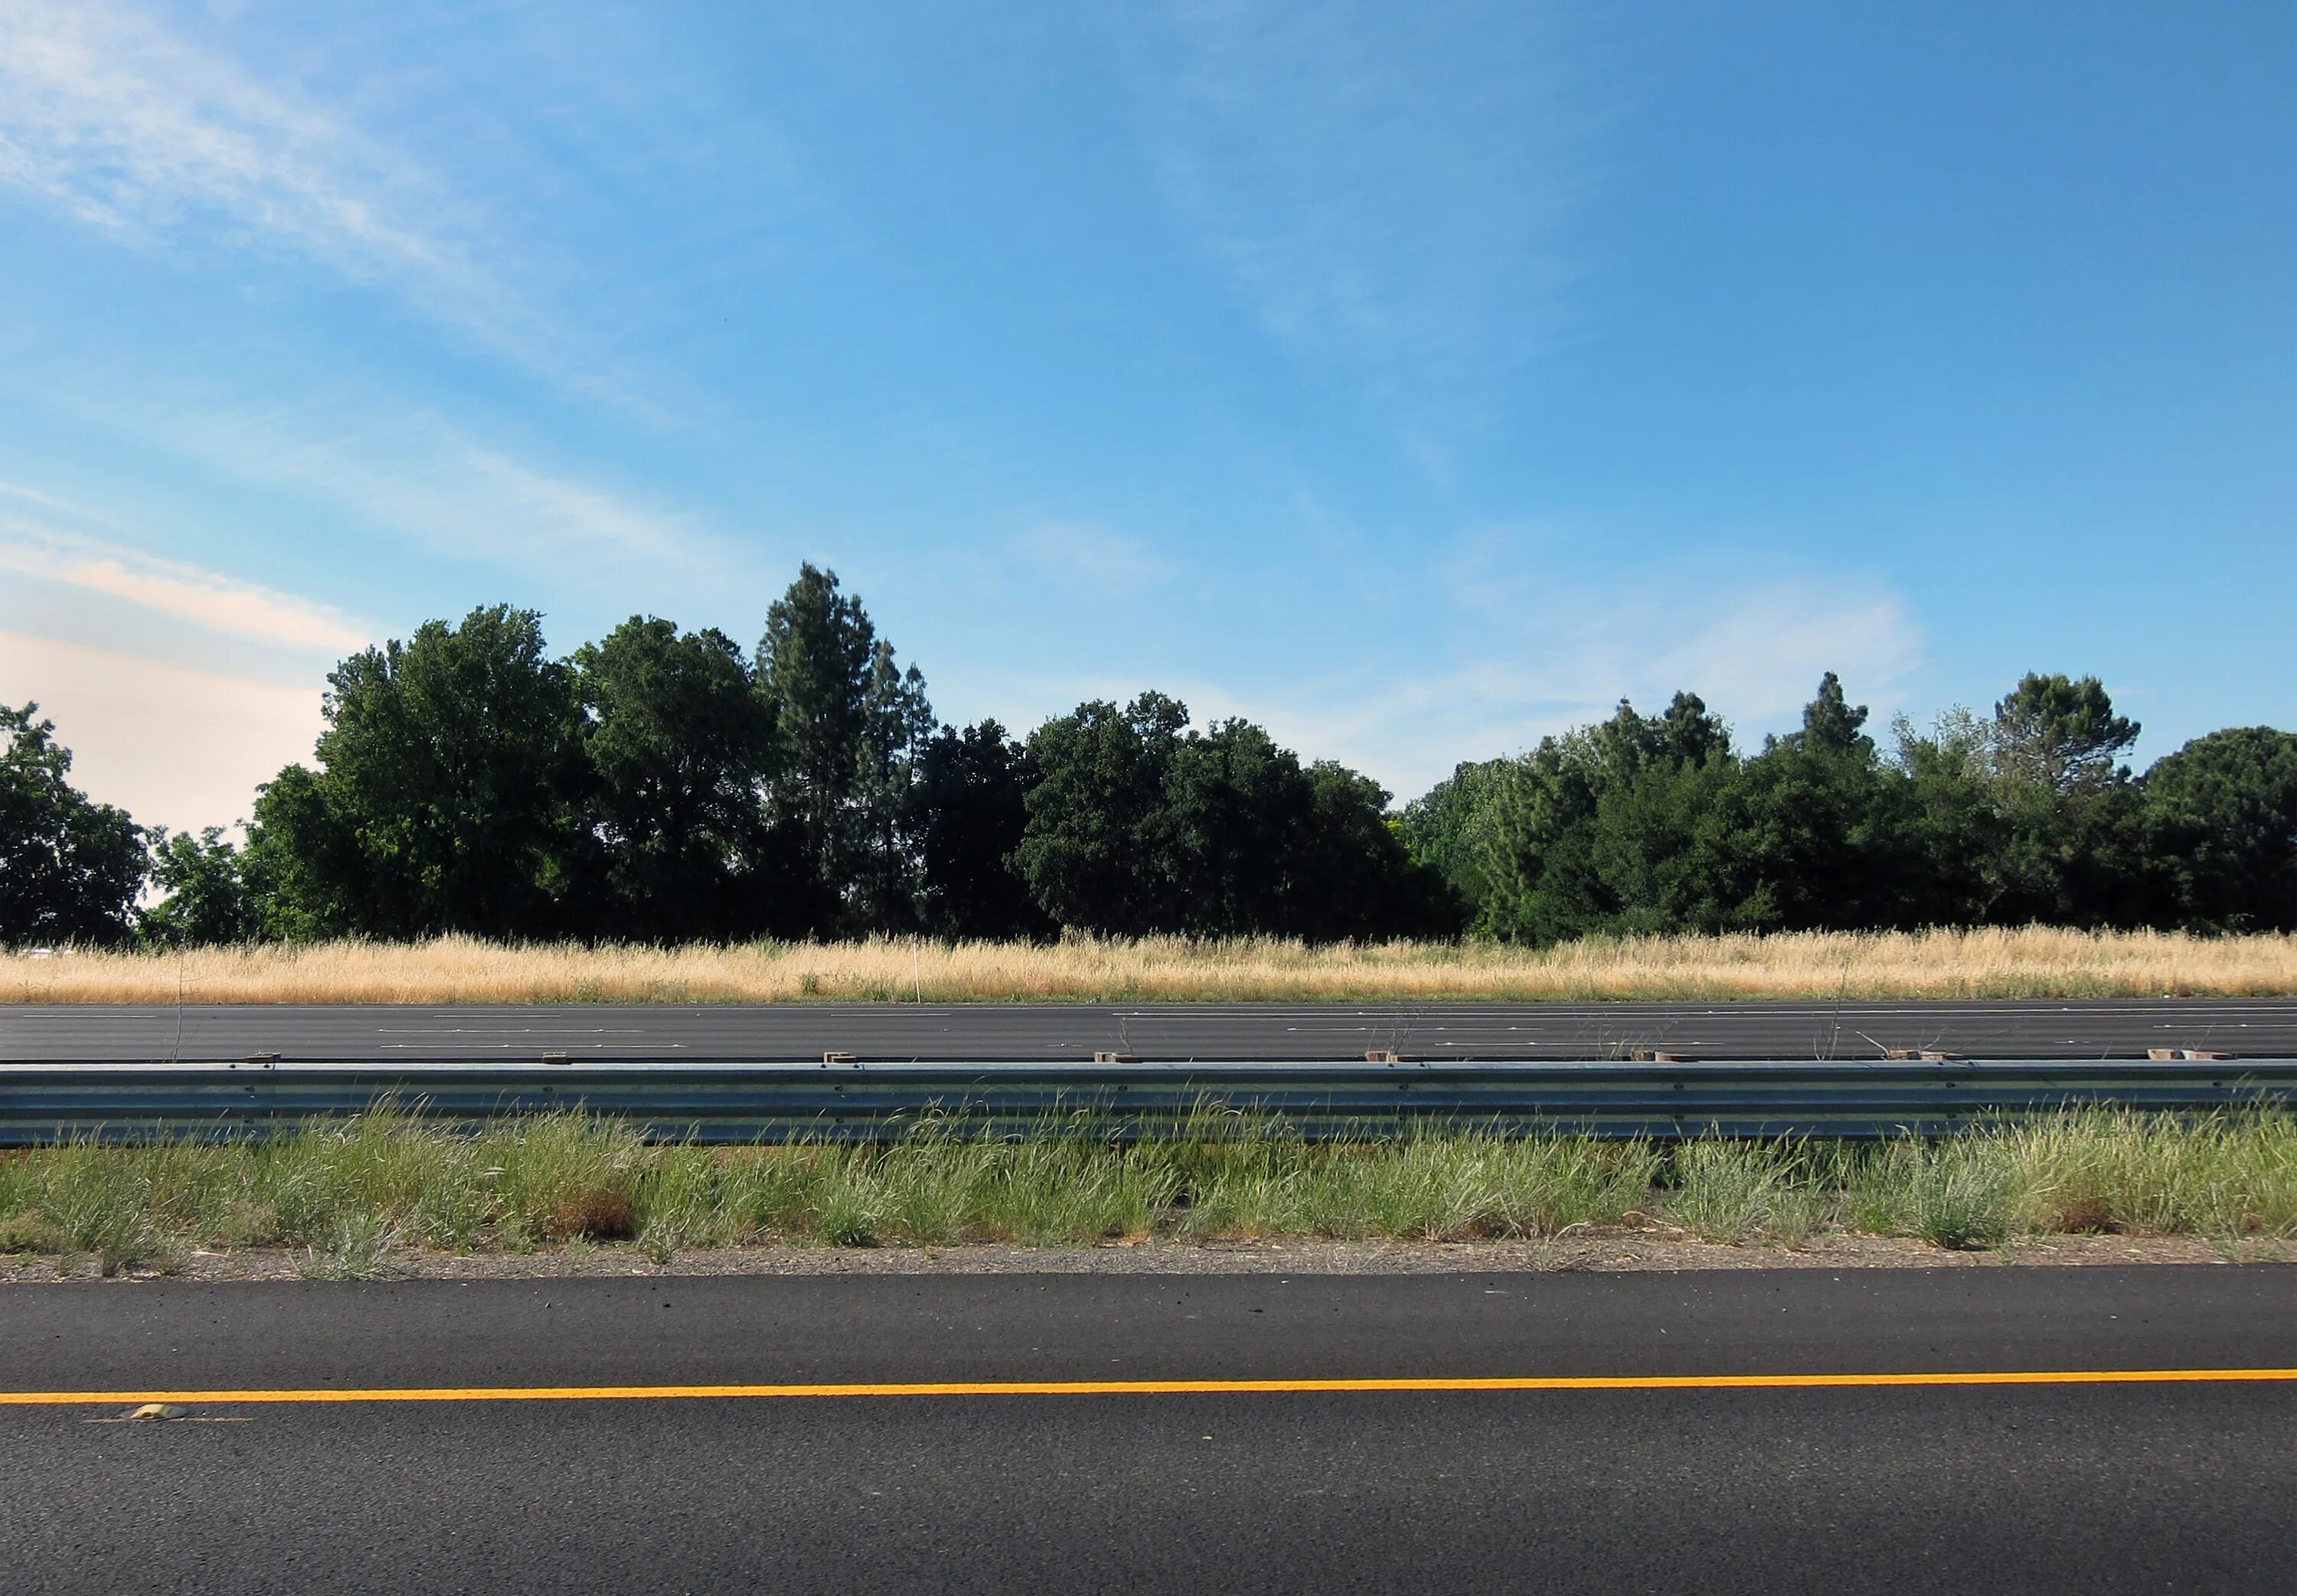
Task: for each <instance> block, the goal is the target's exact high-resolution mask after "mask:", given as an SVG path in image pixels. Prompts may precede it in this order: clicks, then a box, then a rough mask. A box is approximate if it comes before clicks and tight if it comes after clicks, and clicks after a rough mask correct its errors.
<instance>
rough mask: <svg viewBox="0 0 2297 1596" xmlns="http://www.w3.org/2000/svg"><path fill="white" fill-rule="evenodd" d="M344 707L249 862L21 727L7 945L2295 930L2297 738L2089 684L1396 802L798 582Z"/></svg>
mask: <svg viewBox="0 0 2297 1596" xmlns="http://www.w3.org/2000/svg"><path fill="white" fill-rule="evenodd" d="M325 718H326V725H325V730H324V731H323V732H322V733H321V735H320V736H319V738H318V741H317V745H316V746H315V748H314V749H313V751H312V757H311V759H310V761H309V762H308V763H299V764H294V765H290V766H288V767H287V768H286V769H283V770H282V771H280V772H279V774H278V775H277V776H276V777H274V778H273V779H272V781H270V782H269V783H268V785H267V786H265V787H264V788H263V789H262V791H261V793H260V794H259V797H258V799H257V802H256V805H255V810H254V815H253V819H252V820H251V823H250V824H249V825H248V827H247V834H246V837H245V841H244V845H241V844H240V843H236V842H235V841H234V840H233V839H232V838H230V837H229V836H228V835H226V833H225V832H224V831H223V830H222V829H221V828H218V827H210V828H208V829H206V830H203V831H201V832H198V833H196V834H193V833H176V834H170V833H169V832H167V831H165V830H154V831H153V832H152V833H151V834H150V835H148V836H147V835H145V834H144V832H143V831H142V830H140V829H139V828H138V827H136V824H135V823H134V821H133V820H131V819H129V818H128V816H127V815H125V814H123V813H122V812H120V811H119V810H116V809H113V808H110V807H108V806H106V805H103V804H100V803H96V802H91V801H90V800H89V799H88V798H87V797H86V795H85V794H81V793H80V792H78V790H76V789H75V788H74V787H73V786H71V785H70V780H69V777H70V769H71V756H70V753H69V752H68V751H67V750H66V749H65V748H64V747H63V746H62V745H61V744H60V743H59V742H58V741H57V740H56V737H55V728H54V726H53V725H51V724H50V723H49V722H48V721H46V720H42V719H40V718H39V715H38V711H37V705H30V704H28V705H25V706H24V707H23V708H21V709H4V708H0V941H4V942H9V943H15V944H23V943H28V942H84V943H88V944H103V943H113V942H122V941H125V940H127V939H128V938H130V937H131V936H132V937H137V938H140V939H141V940H143V941H144V942H146V943H149V944H152V945H155V946H186V945H194V944H202V943H211V942H235V941H243V940H250V939H255V938H267V937H288V938H304V937H315V936H327V935H345V934H351V935H367V936H378V937H416V936H424V935H429V934H437V933H443V932H460V933H468V934H478V935H483V936H490V937H501V938H511V939H530V938H557V937H575V938H608V939H615V940H646V941H659V942H671V941H682V940H690V939H708V940H715V941H735V940H739V939H745V938H752V937H761V936H774V937H808V936H824V937H826V936H845V935H856V934H873V933H875V934H910V933H923V934H929V935H934V936H941V937H947V938H1001V937H1047V936H1053V935H1058V934H1060V933H1061V932H1062V931H1064V930H1066V929H1075V930H1081V931H1089V932H1095V933H1101V934H1113V935H1124V936H1130V935H1145V934H1166V933H1169V934H1184V935H1190V936H1228V935H1238V934H1272V935H1282V936H1296V937H1301V938H1305V939H1309V940H1313V941H1332V940H1338V939H1346V938H1359V939H1367V938H1380V937H1392V936H1404V935H1415V936H1446V935H1453V934H1459V933H1461V932H1462V931H1466V932H1468V933H1470V934H1476V935H1483V936H1493V937H1502V938H1508V939H1512V940H1519V941H1523V942H1555V941H1560V940H1563V939H1567V938H1572V937H1580V936H1587V935H1619V934H1646V933H1667V932H1719V931H1733V930H1747V931H1758V932H1759V931H1794V930H1806V929H1850V928H1863V927H1877V928H1881V927H1912V926H1933V925H1954V926H1980V925H2020V924H2026V923H2029V922H2046V923H2050V924H2057V925H2067V926H2181V927H2187V928H2191V929H2194V930H2198V931H2210V932H2214V931H2253V930H2290V929H2297V734H2292V733H2289V732H2285V731H2280V730H2276V729H2274V728H2268V727H2242V728H2229V729H2227V730H2224V731H2219V732H2213V733H2211V734H2210V735H2209V736H2203V737H2200V738H2197V739H2195V740H2194V741H2193V742H2191V743H2188V744H2187V745H2186V746H2184V747H2183V748H2180V749H2178V750H2177V751H2176V752H2175V753H2170V754H2169V755H2167V756H2166V757H2164V758H2162V759H2161V760H2160V761H2157V762H2156V763H2155V764H2154V765H2153V768H2152V769H2150V770H2146V771H2144V772H2133V771H2132V770H2131V769H2130V768H2129V767H2128V764H2127V763H2126V762H2124V761H2125V756H2126V755H2127V754H2128V751H2129V749H2130V748H2131V746H2132V745H2133V744H2134V742H2135V740H2136V736H2137V733H2138V728H2137V725H2136V722H2135V721H2133V720H2129V719H2128V718H2127V717H2125V716H2123V715H2121V714H2120V713H2118V712H2116V711H2115V708H2114V705H2113V702H2112V697H2111V695H2109V694H2108V693H2107V692H2106V689H2105V687H2104V685H2103V684H2102V683H2101V682H2100V681H2099V680H2098V679H2096V678H2095V677H2088V676H2085V677H2079V678H2076V677H2071V676H2065V675H2054V674H2046V673H2041V672H2035V673H2030V674H2029V675H2027V676H2025V677H2024V678H2022V679H2021V680H2020V681H2019V682H2018V683H2017V684H2016V685H2015V686H2014V687H2013V688H2012V689H2011V691H2010V692H2009V693H2007V694H2005V695H2004V696H2003V697H2002V698H2001V699H2000V700H1999V701H1998V702H1997V703H1996V704H1995V705H1994V707H1993V710H1992V712H1991V713H1978V712H1971V711H1968V710H1959V709H1957V710H1953V711H1949V712H1947V714H1945V715H1943V716H1941V717H1939V720H1938V721H1937V722H1936V723H1935V724H1934V725H1933V726H1931V728H1928V729H1926V730H1925V729H1922V728H1916V727H1915V726H1914V725H1913V724H1912V723H1910V722H1908V721H1906V720H1904V719H1901V720H1898V721H1897V722H1896V723H1895V724H1894V725H1893V726H1892V727H1891V728H1889V737H1888V739H1887V742H1888V746H1887V747H1886V746H1884V745H1882V743H1881V742H1878V740H1877V736H1876V733H1875V731H1874V729H1873V728H1872V727H1871V726H1870V719H1871V717H1870V716H1869V714H1868V712H1867V709H1866V708H1865V705H1863V704H1859V703H1855V702H1853V699H1852V695H1850V694H1849V692H1848V690H1847V689H1846V687H1845V686H1844V684H1843V683H1842V682H1841V681H1840V679H1838V678H1837V677H1836V676H1835V675H1834V674H1833V673H1832V672H1828V673H1827V674H1826V675H1824V677H1823V678H1822V679H1820V680H1819V682H1818V684H1817V686H1816V687H1815V691H1814V692H1813V694H1812V696H1811V699H1810V702H1809V703H1808V704H1807V706H1806V707H1805V709H1804V711H1803V713H1802V715H1801V717H1800V720H1799V723H1798V724H1796V725H1795V726H1794V727H1793V728H1791V729H1790V730H1787V731H1784V732H1782V733H1780V734H1778V735H1774V736H1767V737H1765V738H1764V739H1763V740H1762V742H1761V745H1759V746H1758V747H1744V746H1741V744H1740V743H1739V741H1738V740H1737V739H1735V738H1734V737H1733V734H1732V730H1731V728H1730V727H1729V726H1728V725H1726V724H1725V721H1724V720H1723V719H1722V718H1721V717H1720V716H1719V715H1717V714H1716V713H1715V712H1713V711H1711V710H1709V709H1708V706H1707V704H1706V703H1705V702H1704V701H1702V700H1701V699H1700V697H1699V696H1698V695H1696V694H1694V693H1690V692H1681V693H1677V694H1675V695H1674V697H1673V698H1672V699H1671V700H1670V701H1669V702H1668V703H1667V705H1666V707H1665V708H1664V709H1662V710H1660V711H1659V712H1656V713H1651V714H1646V713H1644V712H1641V711H1639V710H1637V709H1636V708H1635V706H1634V704H1632V703H1627V702H1626V701H1624V700H1622V701H1621V702H1620V703H1619V704H1618V707H1617V709H1616V710H1615V711H1614V712H1612V713H1611V714H1610V716H1608V717H1607V718H1605V719H1603V720H1600V721H1597V722H1595V723H1593V724H1591V725H1586V726H1582V727H1578V728H1574V729H1572V730H1568V731H1565V732H1560V733H1558V734H1556V735H1553V736H1546V737H1543V738H1542V739H1541V740H1540V741H1539V742H1538V743H1537V744H1536V745H1535V746H1533V747H1532V748H1530V749H1529V750H1527V752H1525V753H1521V754H1519V755H1516V756H1513V757H1506V758H1494V759H1486V760H1481V761H1470V762H1466V763H1462V764H1461V765H1459V766H1458V767H1456V768H1455V769H1454V770H1453V773H1452V775H1451V777H1449V778H1447V779H1446V780H1445V781H1443V782H1440V783H1438V784H1437V786H1435V787H1434V788H1433V789H1432V790H1430V791H1429V792H1428V793H1426V794H1422V795H1421V796H1420V797H1419V798H1416V799H1414V800H1413V801H1412V802H1411V803H1410V804H1408V805H1406V806H1405V807H1404V809H1403V810H1402V811H1401V812H1395V811H1393V810H1391V808H1390V797H1389V794H1388V793H1387V791H1385V790H1384V789H1383V788H1382V787H1381V786H1379V783H1377V782H1375V781H1374V780H1372V779H1371V777H1367V776H1364V775H1363V774H1362V773H1360V772H1358V771H1354V770H1351V769H1347V768H1346V767H1345V766H1342V765H1338V764H1335V763H1332V762H1330V761H1305V760H1303V759H1302V758H1301V756H1300V755H1299V754H1297V753H1295V752H1294V751H1293V750H1291V749H1288V748H1286V747H1284V746H1282V745H1280V743H1278V741H1277V740H1276V739H1275V737H1274V736H1272V734H1271V733H1270V732H1269V731H1268V730H1267V729H1266V728H1264V727H1262V726H1259V725H1257V724H1255V723H1254V722H1252V721H1250V720H1245V719H1242V718H1230V719H1227V720H1215V721H1213V722H1211V723H1209V724H1206V725H1199V724H1197V723H1196V722H1195V721H1194V720H1192V718H1191V717H1190V712H1189V710H1188V707H1187V706H1186V705H1185V704H1183V703H1181V702H1179V701H1178V700H1176V699H1174V698H1172V697H1169V696H1167V695H1164V694H1161V693H1157V692H1154V691H1150V692H1143V693H1140V694H1139V695H1135V696H1134V697H1133V698H1132V700H1131V701H1130V702H1129V703H1124V704H1123V705H1121V706H1120V705H1119V704H1117V703H1113V702H1111V701H1108V700H1106V699H1094V700H1091V701H1090V702H1087V703H1081V704H1079V705H1077V707H1076V708H1075V709H1074V710H1072V711H1070V712H1067V713H1066V714H1062V715H1056V716H1054V717H1052V718H1051V719H1050V720H1046V721H1045V722H1044V723H1043V724H1041V725H1040V726H1039V727H1037V728H1036V729H1035V730H1034V731H1033V732H1031V733H1030V734H1029V735H1028V736H1026V737H1025V738H1023V737H1017V736H1014V735H1013V734H1012V733H1010V732H1009V731H1008V730H1007V729H1006V728H1005V727H1003V726H1002V725H1000V723H999V722H997V721H995V720H981V721H979V722H977V723H976V724H973V725H970V726H967V727H963V728H959V727H956V726H950V725H941V724H937V722H936V720H935V718H934V712H933V708H932V704H931V703H930V702H929V700H928V698H927V696H926V684H925V679H924V677H923V675H922V674H921V673H920V672H919V671H918V670H917V668H916V667H915V666H904V665H903V664H902V662H901V661H900V659H899V658H898V656H897V655H896V654H895V652H894V650H893V645H892V644H891V642H890V641H889V640H888V639H887V638H885V637H883V636H882V635H881V634H880V633H879V632H878V630H877V627H876V626H875V625H874V624H873V623H872V621H871V620H870V618H869V613H868V612H867V610H866V609H865V608H864V606H863V605H862V604H861V601H860V599H859V598H858V597H857V596H853V595H852V594H850V593H847V592H845V591H844V589H843V588H841V586H840V584H839V581H838V579H837V576H836V573H835V572H830V571H826V570H821V569H818V568H816V567H814V566H812V565H806V566H803V567H802V568H801V569H800V571H799V572H798V575H797V579H796V580H794V582H792V583H791V584H790V587H789V588H788V590H787V591H786V593H784V594H783V595H782V596H781V597H780V598H778V599H777V600H776V601H775V602H774V603H773V604H772V605H771V606H770V608H769V610H768V612H767V614H766V617H765V624H764V628H763V631H762V637H761V638H760V641H759V644H758V647H757V651H756V654H755V655H754V657H750V658H745V655H744V654H743V651H742V648H741V646H739V645H738V644H737V643H736V642H735V641H734V640H733V639H732V638H729V637H728V636H726V635H725V634H724V633H722V632H720V631H716V630H712V629H703V630H699V631H687V630H683V629H680V628H679V626H678V625H677V624H676V623H675V622H673V621H669V620H665V619H663V618H660V617H656V616H646V615H634V616H632V617H630V619H629V620H628V621H624V622H623V623H622V624H621V625H620V626H618V627H616V628H614V629H613V631H611V632H610V633H608V634H607V635H606V637H605V638H603V639H601V640H599V641H597V642H595V643H586V644H583V645H581V646H579V647H577V648H575V649H574V650H573V652H572V654H569V655H567V656H565V657H564V658H556V657H553V656H552V654H550V653H549V652H548V650H547V647H546V646H545V643H544V638H543V633H542V618H541V616H540V615H539V614H538V613H535V612H533V611H531V610H522V609H517V608H515V607H513V606H511V605H488V606H482V607H481V608H478V609H475V610H473V611H472V612H471V613H469V614H468V615H466V616H465V617H464V618H463V620H462V621H459V622H456V623H452V624H450V623H449V622H447V621H429V622H426V623H425V624H424V625H423V626H421V627H419V628H417V629H416V630H415V632H414V634H413V635H412V636H411V637H409V638H406V639H404V640H394V641H391V642H389V643H386V644H384V645H383V646H380V647H375V648H370V649H366V650H363V651H361V652H360V653H358V654H354V655H352V656H351V657H350V658H348V659H346V660H344V661H342V662H341V663H340V664H339V665H338V666H337V667H336V668H335V670H333V673H332V674H331V675H330V676H329V678H328V692H327V695H326V698H325ZM147 887H148V890H149V895H148V897H147V896H146V893H147Z"/></svg>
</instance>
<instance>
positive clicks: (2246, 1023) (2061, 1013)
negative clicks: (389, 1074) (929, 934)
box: [0, 999, 2297, 1064]
mask: <svg viewBox="0 0 2297 1596" xmlns="http://www.w3.org/2000/svg"><path fill="white" fill-rule="evenodd" d="M2159 1047H2175V1048H2193V1049H2207V1050H2215V1051H2223V1052H2228V1053H2232V1054H2235V1055H2236V1056H2241V1057H2297V1000H2272V999H2262V1000H2210V999H2175V1000H2172V999H2163V1000H2096V1001H2087V1002H2060V1001H2002V1002H1967V1003H1903V1002H1902V1003H1728V1004H1692V1003H1595V1004H1560V1003H1541V1004H1441V1005H1426V1006H1412V1005H1354V1004H1350V1005H1283V1004H1256V1003H1220V1004H1145V1005H1139V1006H1134V1007H1129V1008H1127V1007H1107V1006H1085V1005H1078V1004H1031V1005H1023V1004H980V1005H972V1006H937V1005H932V1004H923V1005H920V1004H904V1003H877V1004H827V1003H824V1004H810V1003H809V1004H783V1005H775V1006H747V1005H745V1006H736V1005H708V1006H702V1007H675V1008H673V1007H660V1008H651V1007H646V1008H642V1007H607V1006H593V1005H576V1006H562V1007H495V1006H482V1005H475V1004H473V1005H458V1006H452V1007H446V1008H420V1007H414V1006H408V1007H386V1006H379V1005H378V1006H365V1007H342V1008H297V1007H289V1006H261V1007H230V1006H221V1005H189V1006H186V1007H185V1008H181V1009H177V1008H112V1007H103V1006H72V1007H62V1006H59V1007H43V1006H32V1005H7V1006H0V1062H26V1061H45V1060H54V1061H85V1062H90V1063H140V1062H146V1061H152V1060H159V1059H169V1058H174V1059H180V1060H183V1061H185V1062H202V1061H224V1060H233V1059H238V1058H243V1057H247V1056H248V1055H250V1054H256V1053H276V1054H279V1055H281V1056H282V1057H284V1058H285V1059H287V1060H288V1061H290V1062H308V1063H324V1062H330V1061H350V1060H357V1061H378V1062H394V1063H403V1062H410V1061H416V1060H432V1061H440V1062H445V1061H457V1062H460V1061H498V1062H511V1061H520V1062H527V1063H533V1062H536V1061H539V1059H540V1058H541V1057H543V1055H545V1054H547V1053H564V1054H566V1055H567V1056H569V1057H573V1058H590V1059H597V1060H600V1061H605V1060H621V1059H630V1060H638V1059H686V1060H694V1061H701V1060H712V1059H727V1060H741V1061H759V1062H764V1061H771V1060H798V1059H808V1058H819V1057H820V1056H821V1055H822V1054H823V1053H825V1052H832V1051H836V1052H847V1053H852V1054H855V1055H857V1056H858V1057H861V1058H863V1059H865V1060H873V1061H885V1062H893V1061H902V1060H923V1061H943V1060H949V1061H963V1060H991V1059H994V1060H1007V1061H1015V1062H1028V1063H1042V1062H1060V1061H1070V1060H1074V1062H1077V1063H1079V1064H1086V1063H1090V1062H1091V1057H1092V1055H1093V1054H1094V1053H1095V1052H1096V1051H1112V1052H1124V1053H1130V1054H1133V1055H1136V1056H1137V1057H1140V1058H1142V1059H1144V1060H1148V1061H1151V1062H1157V1061H1164V1060H1190V1059H1194V1060H1206V1061H1210V1060H1223V1059H1324V1060H1338V1059H1346V1058H1361V1057H1363V1054H1364V1053H1365V1052H1367V1051H1371V1050H1375V1049H1378V1050H1390V1051H1396V1052H1406V1053H1412V1054H1415V1055H1418V1056H1420V1057H1426V1058H1429V1059H1445V1058H1477V1059H1530V1060H1538V1059H1551V1058H1552V1059H1573V1058H1607V1057H1621V1056H1623V1055H1624V1054H1626V1052H1627V1051H1629V1050H1631V1049H1637V1048H1642V1049H1662V1050H1667V1051H1675V1052H1682V1053H1684V1054H1688V1055H1690V1056H1692V1057H1700V1058H1722V1059H1728V1058H1780V1059H1797V1058H1815V1059H1850V1058H1861V1057H1864V1058H1880V1057H1882V1056H1883V1054H1884V1053H1885V1052H1886V1050H1888V1049H1926V1048H1927V1049H1946V1050H1947V1051H1951V1052H1955V1053H1961V1054H1964V1055H1966V1056H1972V1057H2029V1058H2096V1057H2144V1056H2145V1050H2146V1049H2148V1048H2159Z"/></svg>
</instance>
